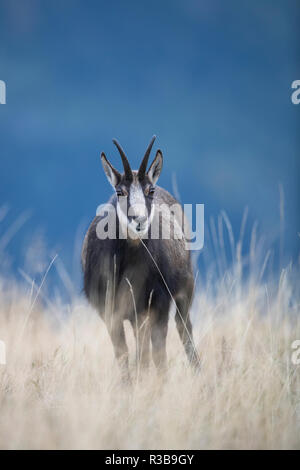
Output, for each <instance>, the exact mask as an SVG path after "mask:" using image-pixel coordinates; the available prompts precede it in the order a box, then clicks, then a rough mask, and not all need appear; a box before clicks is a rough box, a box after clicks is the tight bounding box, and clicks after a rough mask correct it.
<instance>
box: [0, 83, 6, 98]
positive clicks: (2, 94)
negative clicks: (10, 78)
mask: <svg viewBox="0 0 300 470" xmlns="http://www.w3.org/2000/svg"><path fill="white" fill-rule="evenodd" d="M0 104H6V84H5V82H4V81H3V80H0Z"/></svg>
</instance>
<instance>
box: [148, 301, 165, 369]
mask: <svg viewBox="0 0 300 470" xmlns="http://www.w3.org/2000/svg"><path fill="white" fill-rule="evenodd" d="M168 320H169V314H168V310H165V311H164V312H157V311H156V312H152V317H151V343H152V357H153V361H154V364H155V366H156V369H157V371H158V372H160V373H162V372H165V371H166V369H167V349H166V346H167V344H166V343H167V333H168Z"/></svg>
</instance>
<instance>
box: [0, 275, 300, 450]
mask: <svg viewBox="0 0 300 470" xmlns="http://www.w3.org/2000/svg"><path fill="white" fill-rule="evenodd" d="M32 297H33V296H32V295H30V293H29V294H26V293H24V291H20V289H18V288H16V287H12V286H10V287H9V288H7V286H6V287H5V288H4V285H3V284H2V285H1V284H0V340H3V341H5V343H6V348H7V364H6V365H0V448H1V449H78V448H80V449H82V448H84V449H85V448H87V449H92V448H104V449H108V448H109V449H165V448H166V449H246V448H247V449H248V448H250V449H254V448H255V449H267V448H268V449H282V448H285V449H287V448H299V447H300V387H299V385H300V369H299V366H296V365H294V364H292V361H291V354H292V349H291V344H292V342H293V341H294V340H295V339H300V320H299V304H295V303H293V302H292V296H291V293H290V290H289V286H288V282H287V280H286V281H285V282H282V280H281V283H280V285H279V287H278V289H277V290H276V291H275V293H273V294H272V295H271V294H270V292H269V291H268V289H267V288H263V287H259V286H253V285H252V286H250V287H248V288H247V290H246V291H243V293H241V292H238V291H237V290H235V289H226V288H224V287H223V289H220V291H219V293H218V294H216V296H215V297H214V298H213V299H212V298H209V297H208V296H207V295H205V292H200V294H198V295H197V297H196V299H195V302H194V308H193V321H194V323H195V324H196V326H195V343H196V345H197V347H198V350H199V352H200V354H201V357H202V371H201V373H200V374H199V375H194V374H193V373H192V371H191V370H190V368H189V367H188V365H187V362H186V358H185V356H184V351H183V348H182V346H181V344H180V342H179V339H178V335H177V332H176V330H175V326H174V320H173V318H171V319H170V329H169V334H168V344H167V346H168V373H167V375H166V376H165V377H164V379H162V378H160V377H158V376H157V374H156V371H155V369H154V366H153V365H151V369H150V371H149V373H148V374H142V373H141V374H139V375H138V377H137V376H136V366H135V358H134V349H135V348H134V342H133V334H132V332H131V330H130V329H129V328H127V338H128V344H129V347H130V352H131V372H132V376H133V378H134V380H133V386H132V388H129V387H126V386H124V385H122V384H121V382H120V375H119V370H118V366H117V364H116V362H115V360H114V356H113V350H112V346H111V343H110V339H109V337H108V335H107V333H106V330H105V327H104V324H103V323H102V321H101V320H100V318H99V317H98V316H97V314H96V313H95V312H93V311H92V310H91V309H90V308H89V307H88V306H87V305H86V304H85V303H83V302H82V300H77V301H74V303H73V305H72V306H70V312H69V314H68V315H67V316H66V317H64V318H63V316H62V315H61V310H62V307H52V308H50V307H48V308H46V307H42V306H41V305H38V302H36V303H35V305H33V306H32V303H33V302H32Z"/></svg>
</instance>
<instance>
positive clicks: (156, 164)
mask: <svg viewBox="0 0 300 470" xmlns="http://www.w3.org/2000/svg"><path fill="white" fill-rule="evenodd" d="M162 166H163V156H162V153H161V150H157V152H156V155H155V158H154V160H153V162H152V163H151V166H150V168H149V170H148V172H147V175H148V178H149V180H150V181H151V183H152V184H155V183H156V181H157V180H158V178H159V175H160V172H161V170H162Z"/></svg>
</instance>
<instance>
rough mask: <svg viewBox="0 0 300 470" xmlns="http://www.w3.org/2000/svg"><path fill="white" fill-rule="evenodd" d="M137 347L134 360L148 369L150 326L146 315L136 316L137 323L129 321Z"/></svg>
mask: <svg viewBox="0 0 300 470" xmlns="http://www.w3.org/2000/svg"><path fill="white" fill-rule="evenodd" d="M131 326H132V329H133V331H134V336H135V340H136V346H137V358H136V360H137V361H138V362H139V364H140V365H141V366H142V367H143V368H144V369H148V367H149V355H150V324H149V316H148V315H138V318H137V321H136V320H135V319H134V320H132V321H131Z"/></svg>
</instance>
